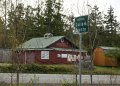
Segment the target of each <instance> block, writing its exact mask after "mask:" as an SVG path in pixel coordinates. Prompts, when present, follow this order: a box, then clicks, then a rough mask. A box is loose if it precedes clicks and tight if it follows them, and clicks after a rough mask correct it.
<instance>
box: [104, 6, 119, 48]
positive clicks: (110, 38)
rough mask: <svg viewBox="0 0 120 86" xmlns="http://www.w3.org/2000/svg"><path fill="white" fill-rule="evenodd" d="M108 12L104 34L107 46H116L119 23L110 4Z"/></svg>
mask: <svg viewBox="0 0 120 86" xmlns="http://www.w3.org/2000/svg"><path fill="white" fill-rule="evenodd" d="M107 13H108V14H107V15H105V17H104V18H105V20H104V23H105V34H104V39H105V40H104V42H105V45H106V46H116V41H115V38H117V37H116V36H117V34H116V29H117V28H118V26H119V23H118V22H117V20H116V16H114V10H113V8H112V7H111V6H110V8H109V9H108V12H107Z"/></svg>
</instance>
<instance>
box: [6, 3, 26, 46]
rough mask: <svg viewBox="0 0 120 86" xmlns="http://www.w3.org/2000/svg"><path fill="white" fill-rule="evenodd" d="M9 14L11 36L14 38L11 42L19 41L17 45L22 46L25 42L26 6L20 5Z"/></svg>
mask: <svg viewBox="0 0 120 86" xmlns="http://www.w3.org/2000/svg"><path fill="white" fill-rule="evenodd" d="M8 13H9V15H8V27H9V29H10V31H9V32H10V33H9V35H10V37H12V38H11V40H17V43H19V44H20V43H21V42H22V41H23V26H24V25H25V22H24V5H23V4H21V3H20V4H18V5H17V6H16V8H15V9H12V10H10V11H9V12H8ZM13 45H14V44H13Z"/></svg>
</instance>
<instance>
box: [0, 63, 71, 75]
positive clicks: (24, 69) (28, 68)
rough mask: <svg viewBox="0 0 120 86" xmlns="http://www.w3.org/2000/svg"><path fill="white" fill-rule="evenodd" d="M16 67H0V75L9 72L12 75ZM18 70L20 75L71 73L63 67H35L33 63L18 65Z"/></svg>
mask: <svg viewBox="0 0 120 86" xmlns="http://www.w3.org/2000/svg"><path fill="white" fill-rule="evenodd" d="M16 69H17V67H16V66H15V65H13V66H12V65H11V66H5V67H2V66H0V71H1V72H2V73H11V71H12V72H13V73H16V71H15V70H16ZM19 70H20V72H21V73H41V74H43V73H46V74H53V73H57V74H60V73H61V74H62V73H64V74H68V73H71V72H72V71H73V70H72V69H69V68H65V67H61V66H57V67H56V66H48V65H36V64H34V63H31V64H20V65H19Z"/></svg>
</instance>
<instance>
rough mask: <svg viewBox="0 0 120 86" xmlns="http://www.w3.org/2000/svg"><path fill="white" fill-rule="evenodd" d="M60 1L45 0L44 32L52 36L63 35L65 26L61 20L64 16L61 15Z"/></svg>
mask: <svg viewBox="0 0 120 86" xmlns="http://www.w3.org/2000/svg"><path fill="white" fill-rule="evenodd" d="M62 3H63V2H62V1H61V0H58V2H57V0H47V1H46V9H45V14H44V17H45V19H44V20H45V21H44V26H45V27H44V29H46V32H50V33H53V34H54V35H57V36H58V35H64V28H65V27H66V24H65V22H64V20H63V18H65V15H63V14H61V13H60V12H61V9H62Z"/></svg>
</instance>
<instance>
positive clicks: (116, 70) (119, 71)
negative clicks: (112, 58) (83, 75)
mask: <svg viewBox="0 0 120 86" xmlns="http://www.w3.org/2000/svg"><path fill="white" fill-rule="evenodd" d="M95 67H96V70H95V71H103V72H109V73H112V72H113V73H115V74H118V75H120V68H117V67H102V66H95Z"/></svg>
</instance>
